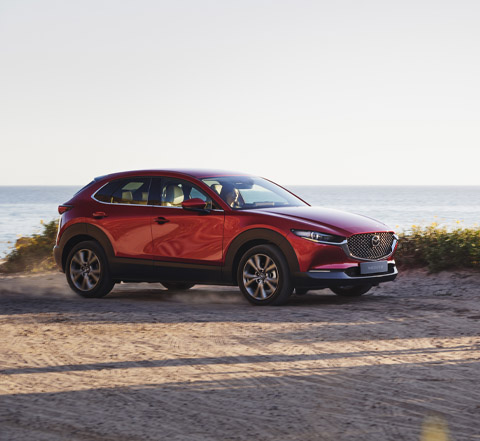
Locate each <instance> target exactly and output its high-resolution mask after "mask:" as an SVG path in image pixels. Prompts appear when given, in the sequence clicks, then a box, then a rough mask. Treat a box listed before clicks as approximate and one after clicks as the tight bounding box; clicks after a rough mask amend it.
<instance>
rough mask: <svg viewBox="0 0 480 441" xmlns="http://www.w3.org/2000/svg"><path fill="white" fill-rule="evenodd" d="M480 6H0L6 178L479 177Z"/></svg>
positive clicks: (0, 128) (29, 181)
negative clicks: (237, 174) (225, 173)
mask: <svg viewBox="0 0 480 441" xmlns="http://www.w3.org/2000/svg"><path fill="white" fill-rule="evenodd" d="M479 23H480V2H478V1H476V0H472V1H462V0H455V1H453V0H452V1H442V0H436V1H425V0H415V1H409V0H402V1H398V0H395V1H389V0H382V1H368V0H365V1H359V0H353V1H345V0H339V1H331V0H328V1H324V0H315V1H303V0H292V1H283V0H276V1H266V0H253V1H252V0H237V1H230V0H209V1H206V0H204V1H201V0H196V1H187V0H175V1H171V0H169V1H162V0H154V1H145V0H135V1H123V0H115V1H104V0H94V1H90V0H82V1H69V0H59V1H50V0H36V1H28V0H0V148H1V160H0V185H79V184H85V183H87V182H89V181H90V180H91V179H92V178H93V177H95V176H98V175H104V174H107V173H111V172H115V171H122V170H133V169H151V168H159V169H161V168H175V167H186V168H191V167H196V168H225V169H228V170H238V171H242V172H248V173H253V174H258V175H261V176H264V177H267V178H270V179H272V180H274V181H277V182H279V183H280V184H284V185H286V184H309V185H328V184H331V185H370V184H371V185H388V184H395V185H410V184H411V185H480V173H479V166H478V159H479V158H480V80H479V78H480V56H479V48H480V26H479Z"/></svg>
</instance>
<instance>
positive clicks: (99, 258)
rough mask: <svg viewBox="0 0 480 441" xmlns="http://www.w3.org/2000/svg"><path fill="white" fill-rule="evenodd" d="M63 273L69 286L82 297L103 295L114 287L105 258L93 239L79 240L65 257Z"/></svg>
mask: <svg viewBox="0 0 480 441" xmlns="http://www.w3.org/2000/svg"><path fill="white" fill-rule="evenodd" d="M65 275H66V277H67V281H68V284H69V285H70V288H72V289H73V291H75V292H76V293H77V294H79V295H80V296H82V297H89V298H94V297H103V296H106V295H107V294H108V293H109V292H110V291H111V290H112V288H113V287H114V285H115V282H114V281H113V280H112V279H111V277H110V271H109V268H108V265H107V258H106V256H105V252H104V251H103V249H102V247H101V246H100V245H99V244H98V243H97V242H94V241H85V242H80V243H78V244H77V245H75V246H74V247H73V248H72V250H71V251H70V253H69V254H68V257H67V262H66V265H65Z"/></svg>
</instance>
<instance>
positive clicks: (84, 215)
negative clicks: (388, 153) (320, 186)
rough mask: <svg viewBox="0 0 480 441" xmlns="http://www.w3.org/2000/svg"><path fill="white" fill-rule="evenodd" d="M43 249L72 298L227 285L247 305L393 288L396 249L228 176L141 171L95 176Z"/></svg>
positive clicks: (351, 224)
mask: <svg viewBox="0 0 480 441" xmlns="http://www.w3.org/2000/svg"><path fill="white" fill-rule="evenodd" d="M58 209H59V213H60V214H61V220H60V225H59V232H58V237H57V242H56V245H55V249H54V254H55V260H56V262H57V265H58V267H59V268H60V269H61V270H62V271H63V272H65V274H66V276H67V281H68V283H69V285H70V286H71V288H72V289H73V290H74V291H75V292H76V293H78V294H80V295H81V296H84V297H102V296H104V295H106V294H108V293H109V292H110V291H111V289H112V288H113V286H114V285H115V283H117V282H120V281H123V282H160V283H162V284H163V285H164V286H165V287H166V288H168V289H176V290H184V289H188V288H190V287H192V286H193V285H194V284H199V283H200V284H218V285H238V286H239V287H240V289H241V291H242V292H243V294H244V295H245V297H246V298H247V299H248V300H249V301H250V302H251V303H253V304H256V305H266V304H272V305H279V304H282V303H285V302H286V301H287V300H288V297H289V296H290V295H291V294H292V292H293V290H294V289H295V290H296V293H297V294H303V293H305V292H306V291H308V290H309V289H320V288H330V289H331V290H332V291H333V292H334V293H335V294H338V295H342V296H359V295H362V294H364V293H366V292H367V291H368V290H369V289H370V288H371V287H372V286H373V285H378V284H379V283H381V282H387V281H391V280H394V279H395V277H396V276H397V269H396V267H395V261H394V260H393V254H394V252H395V249H396V246H397V241H398V238H397V236H396V235H395V234H394V232H393V231H390V230H389V229H388V227H387V226H386V225H385V224H383V223H381V222H378V221H376V220H373V219H370V218H368V217H364V216H360V215H356V214H350V213H345V212H342V211H337V210H332V209H326V208H320V207H311V206H310V205H309V204H308V203H306V202H305V201H303V200H302V199H300V198H299V197H298V196H295V195H294V194H292V193H291V192H289V191H288V190H286V189H284V188H282V187H280V186H279V185H276V184H274V183H273V182H271V181H269V180H267V179H263V178H259V177H255V176H251V175H247V174H238V173H229V172H225V171H218V170H216V171H215V170H212V171H199V170H181V171H167V170H145V171H131V172H124V173H116V174H111V175H108V176H101V177H99V178H96V179H95V180H93V181H92V182H90V183H89V184H88V185H87V186H85V187H84V188H83V189H81V190H80V191H79V192H78V193H77V194H75V196H74V197H73V198H72V199H71V200H70V201H68V202H66V203H65V204H63V205H60V206H59V208H58Z"/></svg>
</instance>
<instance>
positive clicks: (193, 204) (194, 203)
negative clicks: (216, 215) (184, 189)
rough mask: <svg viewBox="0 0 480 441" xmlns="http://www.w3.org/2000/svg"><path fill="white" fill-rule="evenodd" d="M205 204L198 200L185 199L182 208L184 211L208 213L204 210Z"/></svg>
mask: <svg viewBox="0 0 480 441" xmlns="http://www.w3.org/2000/svg"><path fill="white" fill-rule="evenodd" d="M206 205H207V204H206V202H205V201H202V200H201V199H200V198H193V199H187V200H186V201H183V202H182V208H183V209H185V210H192V211H200V212H202V213H208V212H209V210H207V209H206V208H205V206H206Z"/></svg>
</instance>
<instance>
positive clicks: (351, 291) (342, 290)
mask: <svg viewBox="0 0 480 441" xmlns="http://www.w3.org/2000/svg"><path fill="white" fill-rule="evenodd" d="M371 287H372V285H352V286H335V287H332V288H330V289H331V290H332V291H333V292H334V293H335V294H336V295H337V296H342V297H359V296H361V295H363V294H365V293H366V292H368V291H370V288H371Z"/></svg>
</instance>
